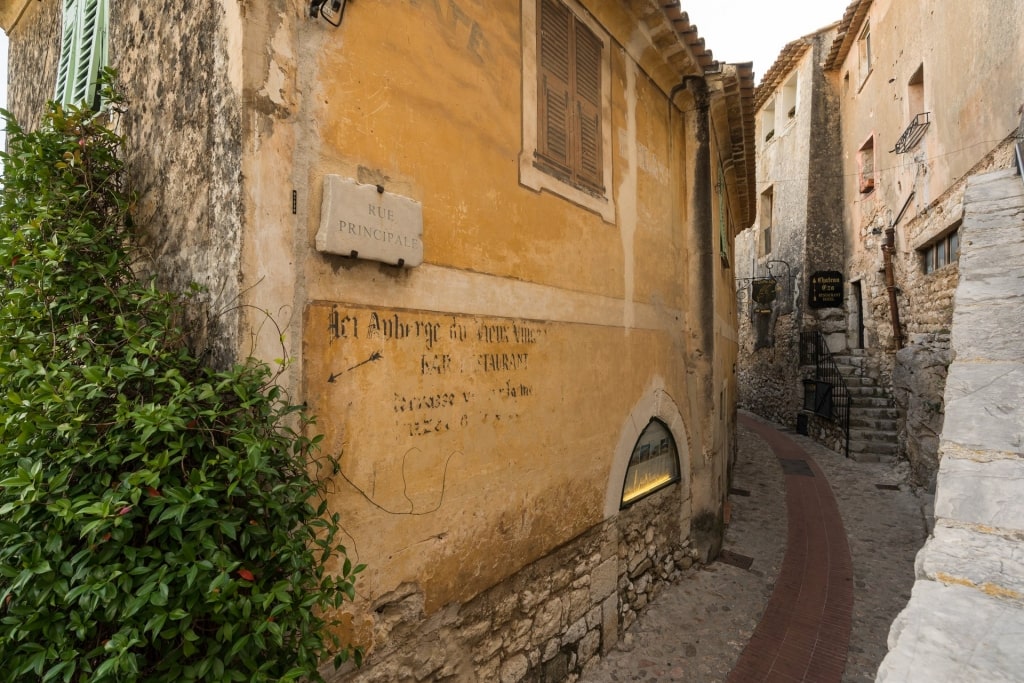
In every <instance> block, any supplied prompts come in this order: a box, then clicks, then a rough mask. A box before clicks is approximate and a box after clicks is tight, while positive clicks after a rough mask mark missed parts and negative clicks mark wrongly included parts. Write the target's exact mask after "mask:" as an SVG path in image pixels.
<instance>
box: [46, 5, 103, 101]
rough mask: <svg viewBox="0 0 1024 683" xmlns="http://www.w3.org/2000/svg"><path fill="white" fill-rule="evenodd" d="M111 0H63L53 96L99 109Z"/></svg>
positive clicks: (57, 99)
mask: <svg viewBox="0 0 1024 683" xmlns="http://www.w3.org/2000/svg"><path fill="white" fill-rule="evenodd" d="M107 4H108V0H63V2H62V3H61V6H62V14H61V39H60V56H59V57H58V60H57V83H56V86H55V87H54V99H55V100H56V101H57V102H60V103H61V104H63V105H65V106H67V105H78V106H87V107H92V108H94V109H99V107H100V102H99V88H98V82H99V76H100V72H101V70H102V69H103V67H105V66H106V65H107V63H108V62H107V58H108V56H107V49H108V48H107V17H108V6H107Z"/></svg>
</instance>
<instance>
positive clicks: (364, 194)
mask: <svg viewBox="0 0 1024 683" xmlns="http://www.w3.org/2000/svg"><path fill="white" fill-rule="evenodd" d="M383 190H384V188H383V187H381V186H378V185H366V184H362V183H358V182H356V181H355V180H351V179H348V178H343V177H341V176H337V175H329V176H326V177H325V178H324V201H323V206H322V208H321V209H320V230H319V231H318V232H317V233H316V248H317V251H319V252H321V253H326V254H338V255H339V256H348V257H350V258H360V259H369V260H371V261H380V262H383V263H390V264H392V265H395V266H399V267H405V268H412V267H414V266H418V265H420V264H421V263H423V207H422V205H421V204H420V203H419V202H417V201H415V200H413V199H409V198H408V197H403V196H401V195H397V194H394V193H391V192H385V191H383Z"/></svg>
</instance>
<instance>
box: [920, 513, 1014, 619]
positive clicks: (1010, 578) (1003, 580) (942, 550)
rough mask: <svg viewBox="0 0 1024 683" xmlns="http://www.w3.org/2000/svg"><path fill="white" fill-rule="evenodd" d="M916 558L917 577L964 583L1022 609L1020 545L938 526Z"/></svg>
mask: <svg viewBox="0 0 1024 683" xmlns="http://www.w3.org/2000/svg"><path fill="white" fill-rule="evenodd" d="M934 534H935V535H934V536H933V537H932V538H931V539H930V540H929V541H928V543H926V544H925V546H924V548H923V549H922V550H921V553H920V555H919V557H918V563H917V564H918V571H919V575H924V576H927V577H928V578H930V579H933V580H938V581H942V582H946V583H949V582H956V583H962V582H966V583H969V584H971V585H973V586H975V587H977V588H978V590H980V591H982V592H984V593H986V594H989V595H994V596H1001V597H1007V598H1011V599H1014V600H1017V601H1019V602H1021V603H1022V606H1024V545H1022V544H1021V543H1020V542H1019V541H1010V540H1007V539H1006V538H1004V537H1002V536H996V535H994V534H985V533H980V532H977V531H973V530H971V529H965V528H962V527H950V526H946V525H939V526H937V527H935V531H934Z"/></svg>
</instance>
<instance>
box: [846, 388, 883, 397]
mask: <svg viewBox="0 0 1024 683" xmlns="http://www.w3.org/2000/svg"><path fill="white" fill-rule="evenodd" d="M846 386H847V388H848V389H849V390H850V395H851V396H863V397H865V398H885V399H887V398H889V392H887V391H886V390H885V389H883V388H881V387H879V386H875V385H871V386H857V385H852V386H851V385H849V384H847V385H846Z"/></svg>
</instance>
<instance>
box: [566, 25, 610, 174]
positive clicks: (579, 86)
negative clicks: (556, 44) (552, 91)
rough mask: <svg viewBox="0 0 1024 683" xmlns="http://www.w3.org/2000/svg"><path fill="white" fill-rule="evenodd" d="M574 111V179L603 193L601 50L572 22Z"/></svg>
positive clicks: (594, 39)
mask: <svg viewBox="0 0 1024 683" xmlns="http://www.w3.org/2000/svg"><path fill="white" fill-rule="evenodd" d="M574 24H575V25H574V27H573V28H574V36H573V37H574V41H573V42H574V47H575V59H574V60H573V67H574V70H575V73H574V76H575V78H574V79H573V80H574V82H575V89H574V95H575V97H574V99H575V102H574V105H575V108H576V126H575V129H574V130H573V134H574V136H575V140H574V143H575V144H574V145H573V147H574V151H575V156H576V158H575V160H574V161H575V163H574V164H573V166H574V167H575V170H576V173H577V180H579V181H580V182H581V183H583V184H585V185H587V186H589V187H592V188H593V189H595V190H598V191H600V192H603V191H604V173H603V172H602V171H603V163H602V161H603V160H602V156H601V51H602V49H603V47H604V46H603V45H602V43H601V41H600V39H598V37H597V36H595V35H594V33H593V32H592V31H591V30H590V29H589V28H587V27H586V26H585V25H584V24H583V22H581V21H578V20H577V21H576V22H574Z"/></svg>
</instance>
